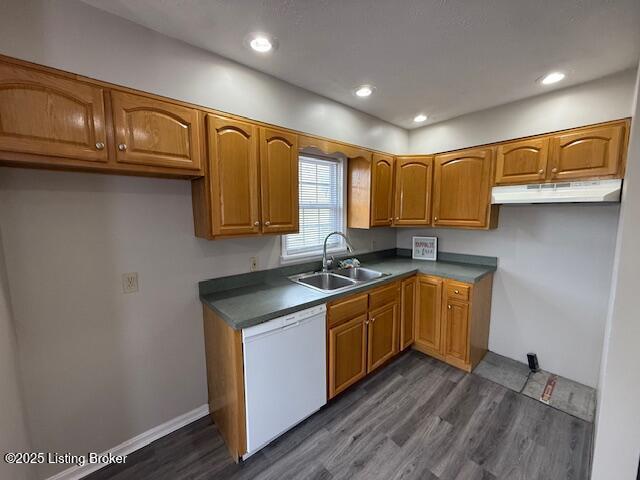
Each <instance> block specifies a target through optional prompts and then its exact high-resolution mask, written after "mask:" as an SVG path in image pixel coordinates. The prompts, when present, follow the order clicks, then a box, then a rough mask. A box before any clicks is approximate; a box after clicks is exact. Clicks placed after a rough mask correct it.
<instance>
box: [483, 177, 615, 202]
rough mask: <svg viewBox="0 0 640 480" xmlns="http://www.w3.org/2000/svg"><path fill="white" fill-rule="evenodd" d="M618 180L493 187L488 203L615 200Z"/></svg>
mask: <svg viewBox="0 0 640 480" xmlns="http://www.w3.org/2000/svg"><path fill="white" fill-rule="evenodd" d="M621 191H622V180H619V179H618V180H595V181H587V182H561V183H541V184H535V185H513V186H505V187H493V189H492V190H491V203H493V204H509V203H589V202H619V201H620V193H621Z"/></svg>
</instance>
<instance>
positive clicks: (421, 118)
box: [413, 113, 427, 123]
mask: <svg viewBox="0 0 640 480" xmlns="http://www.w3.org/2000/svg"><path fill="white" fill-rule="evenodd" d="M426 119H427V116H426V115H425V114H424V113H419V114H418V115H416V116H415V117H413V121H414V122H416V123H422V122H424V121H425V120H426Z"/></svg>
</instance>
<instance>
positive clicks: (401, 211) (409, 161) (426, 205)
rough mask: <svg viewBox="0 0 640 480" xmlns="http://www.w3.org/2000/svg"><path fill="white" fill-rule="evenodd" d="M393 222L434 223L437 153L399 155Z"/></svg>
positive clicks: (399, 223) (411, 223)
mask: <svg viewBox="0 0 640 480" xmlns="http://www.w3.org/2000/svg"><path fill="white" fill-rule="evenodd" d="M395 164H396V167H395V177H396V181H395V203H394V215H395V216H394V218H393V224H394V225H397V226H403V225H406V226H415V225H430V224H431V197H432V193H431V192H432V185H433V157H396V162H395Z"/></svg>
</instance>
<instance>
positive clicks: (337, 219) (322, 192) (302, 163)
mask: <svg viewBox="0 0 640 480" xmlns="http://www.w3.org/2000/svg"><path fill="white" fill-rule="evenodd" d="M298 161H299V185H300V232H299V233H296V234H293V235H285V236H284V237H283V252H282V253H283V256H284V257H287V256H292V255H303V254H307V255H309V254H312V253H317V252H319V251H322V245H323V242H324V238H325V237H326V236H327V234H329V233H331V232H334V231H336V230H337V231H340V232H342V231H343V229H344V213H343V212H344V210H343V208H344V207H343V192H342V189H343V188H342V187H343V182H342V163H341V162H340V161H338V160H335V161H334V160H329V159H321V158H317V157H310V156H300V157H299V160H298ZM341 247H343V240H342V238H341V237H339V236H337V235H334V236H333V237H331V238H330V239H329V242H328V243H327V248H330V249H332V250H335V249H338V248H341Z"/></svg>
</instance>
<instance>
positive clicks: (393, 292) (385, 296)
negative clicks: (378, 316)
mask: <svg viewBox="0 0 640 480" xmlns="http://www.w3.org/2000/svg"><path fill="white" fill-rule="evenodd" d="M399 295H400V283H399V282H394V283H392V284H391V285H385V286H384V287H380V288H377V289H376V290H374V291H373V292H371V293H370V294H369V309H371V310H373V309H374V308H378V307H381V306H383V305H387V304H388V303H393V302H397V301H398V299H399Z"/></svg>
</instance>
